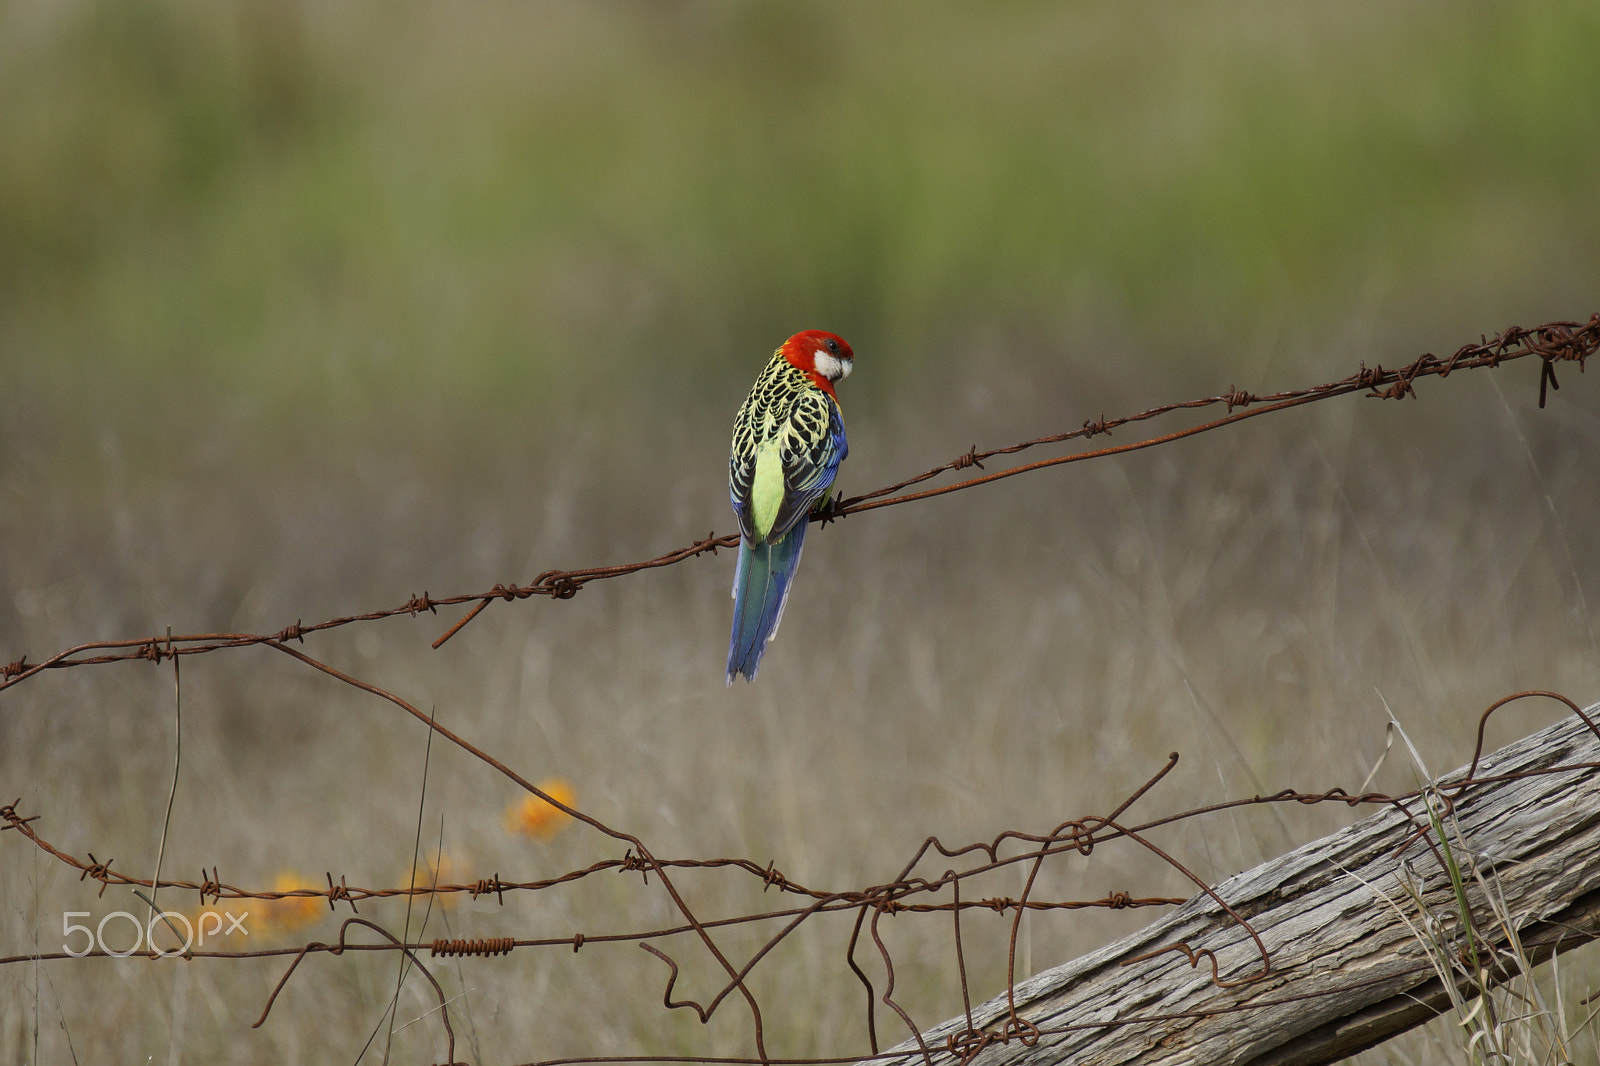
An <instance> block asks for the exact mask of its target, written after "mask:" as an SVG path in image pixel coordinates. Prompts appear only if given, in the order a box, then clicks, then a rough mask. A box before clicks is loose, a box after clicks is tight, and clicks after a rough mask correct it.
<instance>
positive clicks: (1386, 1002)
mask: <svg viewBox="0 0 1600 1066" xmlns="http://www.w3.org/2000/svg"><path fill="white" fill-rule="evenodd" d="M1586 713H1587V714H1588V716H1589V718H1590V720H1591V721H1595V722H1596V723H1597V724H1600V715H1597V712H1596V708H1590V709H1589V710H1588V711H1587V712H1586ZM1553 767H1559V768H1560V769H1558V770H1556V771H1555V772H1540V771H1549V770H1550V769H1551V768H1553ZM1466 769H1467V768H1465V767H1463V768H1462V769H1461V770H1458V771H1457V772H1456V773H1454V774H1451V775H1449V776H1447V777H1445V778H1442V779H1441V780H1440V782H1439V783H1438V784H1439V786H1440V788H1441V789H1442V791H1443V793H1444V794H1445V795H1447V796H1448V795H1451V794H1452V790H1451V789H1450V784H1451V782H1459V781H1461V780H1463V779H1464V778H1465V771H1466ZM1475 780H1476V781H1477V782H1480V783H1477V784H1474V785H1472V786H1471V787H1469V788H1468V789H1466V790H1465V791H1464V792H1461V793H1460V794H1459V795H1458V796H1457V797H1456V799H1455V804H1454V807H1455V825H1454V826H1452V827H1451V843H1452V845H1453V846H1454V847H1455V849H1456V851H1455V857H1456V859H1457V860H1458V861H1459V862H1460V863H1462V864H1465V863H1467V862H1468V861H1472V862H1475V863H1476V864H1477V867H1478V870H1479V871H1480V872H1481V873H1483V874H1484V876H1485V879H1486V880H1487V881H1488V882H1489V883H1490V884H1491V885H1493V886H1494V887H1495V889H1496V891H1497V893H1498V894H1500V895H1501V896H1502V898H1503V899H1504V903H1505V910H1506V912H1507V913H1508V914H1510V915H1511V916H1512V921H1513V924H1514V925H1515V926H1516V929H1517V933H1518V937H1519V939H1520V941H1521V943H1522V945H1523V947H1524V949H1525V950H1526V951H1527V952H1528V955H1529V957H1530V958H1531V959H1532V961H1533V962H1534V963H1535V964H1537V963H1539V962H1543V961H1545V960H1547V959H1549V958H1550V956H1551V955H1552V954H1555V953H1557V952H1560V951H1565V950H1567V949H1569V948H1573V947H1577V946H1579V945H1581V944H1584V943H1587V942H1588V941H1590V940H1592V939H1594V938H1595V937H1596V936H1600V737H1597V736H1596V735H1595V733H1594V732H1593V731H1591V729H1590V728H1589V726H1587V725H1586V724H1585V723H1584V721H1583V720H1582V719H1580V718H1579V717H1577V716H1575V715H1569V716H1567V717H1565V718H1563V719H1562V720H1561V721H1560V722H1557V723H1556V724H1555V725H1553V726H1551V727H1549V728H1548V729H1545V730H1542V731H1541V732H1538V733H1535V734H1533V735H1532V736H1529V737H1525V738H1523V739H1522V740H1520V741H1518V742H1516V743H1515V744H1511V745H1509V746H1507V747H1505V748H1502V749H1500V750H1499V751H1497V752H1494V753H1493V754H1490V755H1487V756H1485V757H1484V758H1483V759H1482V760H1481V761H1480V763H1479V765H1478V769H1477V772H1476V774H1475ZM1410 807H1411V811H1412V815H1413V816H1412V817H1408V816H1407V815H1406V814H1404V813H1402V812H1401V811H1400V810H1397V809H1395V808H1385V809H1383V810H1381V811H1380V812H1379V813H1377V814H1374V815H1372V816H1370V817H1368V818H1365V819H1363V820H1361V821H1360V822H1357V823H1356V824H1355V825H1352V826H1350V827H1349V828H1347V829H1344V830H1341V831H1339V832H1337V833H1334V834H1332V835H1331V836H1327V837H1324V838H1322V839H1321V840H1317V841H1314V842H1312V843H1310V844H1306V845H1305V846H1303V847H1300V848H1298V849H1296V850H1295V851H1292V852H1290V853H1289V854H1287V855H1283V856H1281V857H1279V858H1277V859H1273V860H1271V861H1270V862H1267V863H1263V864H1262V865H1261V866H1258V867H1256V868H1255V869H1253V870H1248V871H1245V872H1244V873H1240V874H1237V875H1235V876H1234V877H1231V878H1229V879H1228V880H1226V881H1224V882H1222V883H1221V884H1219V885H1217V886H1215V890H1216V892H1217V894H1218V895H1219V896H1221V897H1222V899H1224V900H1225V901H1227V903H1228V904H1229V906H1231V907H1232V908H1233V909H1234V911H1235V912H1237V913H1238V914H1239V915H1240V916H1242V917H1243V918H1245V919H1246V920H1247V921H1249V923H1250V925H1251V926H1252V927H1253V928H1254V929H1255V931H1256V933H1257V934H1258V935H1259V936H1260V938H1261V941H1262V943H1263V944H1264V945H1265V947H1266V950H1267V951H1268V953H1269V955H1270V959H1271V967H1270V970H1269V972H1268V974H1267V976H1266V977H1264V978H1262V979H1260V980H1256V981H1245V979H1247V978H1249V977H1250V976H1251V975H1253V974H1257V973H1259V972H1260V971H1261V968H1262V966H1261V954H1260V951H1259V950H1258V949H1257V947H1256V944H1255V941H1254V940H1252V938H1251V937H1250V936H1249V934H1248V933H1247V931H1246V930H1244V929H1243V928H1241V927H1240V925H1239V924H1238V923H1237V922H1236V921H1234V919H1233V918H1231V917H1229V916H1228V914H1227V913H1226V912H1225V911H1224V910H1223V909H1222V908H1221V907H1220V906H1218V904H1217V903H1216V901H1215V900H1213V899H1212V898H1211V897H1210V896H1208V895H1205V894H1201V895H1197V896H1195V897H1194V898H1193V899H1191V900H1189V901H1188V902H1187V903H1185V904H1184V905H1183V906H1181V907H1179V908H1177V909H1176V910H1175V911H1173V912H1172V913H1171V914H1169V915H1168V916H1167V917H1165V918H1163V919H1161V920H1160V921H1158V922H1155V923H1154V924H1152V925H1150V926H1147V927H1146V928H1145V929H1143V930H1141V931H1139V932H1137V933H1134V934H1132V935H1130V936H1127V937H1124V938H1123V939H1121V940H1118V941H1116V942H1115V943H1112V944H1108V945H1107V946H1105V947H1104V948H1102V949H1100V950H1099V951H1096V952H1093V953H1092V954H1089V955H1086V956H1084V957H1082V958H1080V959H1077V960H1074V961H1072V962H1069V963H1066V964H1064V965H1061V966H1057V967H1055V968H1053V969H1050V970H1046V971H1043V972H1041V973H1038V974H1035V975H1034V976H1032V977H1030V978H1028V979H1026V980H1024V981H1020V982H1019V983H1018V985H1017V988H1016V1005H1017V1014H1018V1017H1019V1018H1020V1019H1021V1020H1022V1021H1023V1022H1024V1023H1026V1025H1031V1026H1032V1027H1035V1028H1034V1029H1033V1030H1029V1029H1027V1028H1026V1026H1025V1027H1024V1028H1023V1029H1021V1030H1019V1029H1018V1028H1017V1027H1016V1026H1015V1025H1014V1024H1013V1025H1011V1026H1007V1020H1008V1019H1007V1005H1006V1004H1007V1001H1006V997H1005V996H1003V995H1002V996H999V997H997V998H996V999H994V1000H991V1001H990V1002H988V1003H986V1004H984V1005H983V1006H981V1007H979V1008H976V1009H974V1011H973V1021H974V1025H975V1027H976V1029H978V1030H984V1031H987V1032H989V1033H990V1034H993V1035H991V1036H990V1037H988V1038H986V1039H984V1038H980V1037H979V1035H978V1034H977V1033H966V1035H965V1039H964V1040H963V1038H962V1035H961V1034H962V1033H963V1031H964V1030H966V1029H967V1025H966V1020H965V1018H957V1019H953V1020H951V1021H949V1022H946V1023H945V1024H943V1025H940V1026H937V1027H936V1028H934V1029H932V1030H930V1031H928V1032H927V1033H925V1034H924V1035H923V1037H922V1040H923V1043H924V1044H925V1045H926V1046H927V1048H928V1049H929V1050H930V1051H931V1052H932V1054H933V1058H934V1061H935V1062H937V1063H940V1064H945V1063H950V1062H952V1061H953V1060H956V1059H958V1058H959V1057H960V1056H959V1055H957V1054H955V1053H954V1052H953V1051H952V1050H951V1048H952V1046H953V1045H952V1044H951V1038H952V1037H955V1038H956V1039H957V1040H958V1041H959V1042H960V1047H961V1048H964V1049H965V1050H966V1053H967V1054H970V1053H971V1051H972V1049H974V1048H976V1047H977V1046H978V1045H979V1043H980V1042H981V1043H982V1044H983V1049H982V1050H981V1051H980V1052H978V1054H977V1055H976V1057H975V1058H974V1059H973V1061H974V1062H975V1063H976V1064H977V1066H1000V1064H1003V1063H1027V1064H1030V1066H1031V1064H1043V1063H1073V1064H1109V1063H1139V1064H1141V1066H1160V1064H1171V1066H1177V1064H1184V1066H1193V1064H1208V1063H1229V1064H1234V1066H1243V1064H1247V1066H1266V1064H1296V1066H1300V1064H1312V1063H1327V1062H1334V1061H1337V1060H1338V1059H1341V1058H1343V1057H1345V1056H1348V1055H1351V1054H1354V1053H1355V1052H1357V1051H1360V1050H1362V1049H1363V1048H1367V1047H1371V1046H1372V1045H1374V1044H1378V1043H1381V1042H1382V1041H1384V1040H1387V1039H1388V1038H1390V1037H1392V1036H1394V1035H1396V1034H1398V1033H1401V1032H1403V1031H1405V1030H1406V1029H1409V1028H1412V1027H1413V1026H1416V1025H1419V1024H1421V1023H1422V1022H1424V1021H1426V1020H1428V1019H1429V1018H1431V1017H1433V1016H1434V1015H1435V1014H1437V1013H1439V1012H1440V1011H1442V1010H1445V1009H1447V1008H1448V1006H1449V997H1448V995H1447V993H1446V991H1445V988H1444V986H1443V985H1442V984H1441V982H1440V980H1439V978H1438V976H1437V974H1436V971H1435V969H1434V966H1433V965H1432V963H1430V961H1429V959H1428V956H1427V954H1426V952H1425V950H1424V947H1423V945H1422V943H1421V942H1420V941H1419V940H1418V939H1417V938H1416V936H1414V935H1413V933H1412V932H1411V930H1410V929H1409V928H1408V927H1407V925H1406V923H1405V922H1404V921H1402V919H1401V916H1400V913H1399V911H1397V909H1396V906H1395V905H1394V904H1399V905H1400V906H1402V907H1407V906H1411V905H1410V904H1409V902H1408V900H1407V893H1406V890H1405V887H1404V883H1405V879H1406V878H1410V879H1411V882H1412V884H1414V885H1416V886H1418V887H1420V888H1421V890H1422V896H1423V900H1424V902H1425V903H1427V904H1428V906H1429V909H1430V910H1432V911H1433V912H1435V913H1437V914H1441V915H1446V916H1448V915H1451V914H1453V913H1455V912H1456V910H1457V908H1456V904H1455V895H1454V891H1453V889H1452V887H1451V881H1450V878H1449V876H1448V874H1447V872H1446V871H1445V870H1444V869H1443V868H1442V866H1441V865H1440V862H1439V860H1438V856H1437V853H1436V852H1435V851H1434V850H1432V849H1430V848H1429V847H1428V845H1427V843H1426V842H1425V841H1422V840H1416V841H1414V842H1413V843H1412V844H1411V845H1410V846H1409V847H1407V848H1406V849H1405V850H1404V852H1403V853H1401V852H1400V847H1401V845H1402V844H1404V843H1405V842H1406V841H1407V839H1408V838H1412V837H1414V836H1415V835H1416V833H1417V830H1418V826H1419V825H1422V826H1426V825H1427V814H1426V812H1425V810H1424V809H1423V807H1422V804H1421V801H1420V800H1419V801H1416V802H1413V803H1411V804H1410ZM1456 827H1459V837H1457V836H1456V835H1455V832H1454V830H1455V828H1456ZM1428 835H1429V837H1430V838H1432V837H1433V834H1432V833H1431V832H1430V833H1429V834H1428ZM1463 844H1464V849H1463V847H1462V845H1463ZM1464 852H1466V853H1470V854H1466V853H1464ZM1466 882H1467V893H1468V901H1469V903H1470V905H1471V907H1472V911H1473V915H1474V918H1475V923H1474V924H1475V925H1476V926H1477V929H1478V931H1479V933H1480V934H1481V935H1483V936H1484V937H1485V938H1486V939H1487V940H1488V941H1489V942H1490V943H1491V944H1493V945H1494V946H1496V947H1503V946H1504V945H1505V943H1506V937H1505V935H1504V932H1503V931H1502V930H1501V929H1499V928H1497V927H1496V925H1497V923H1496V922H1495V921H1494V920H1493V919H1492V918H1491V917H1490V910H1489V906H1488V904H1487V903H1486V901H1485V899H1484V893H1483V891H1482V889H1481V888H1480V887H1479V885H1478V884H1477V883H1476V881H1475V879H1474V878H1472V877H1471V876H1470V873H1469V874H1468V876H1467V878H1466ZM1391 901H1392V902H1391ZM1412 916H1413V920H1415V908H1414V906H1413V907H1412ZM1179 943H1182V944H1185V945H1187V946H1188V948H1189V949H1190V950H1191V951H1193V952H1195V953H1202V952H1208V953H1211V955H1212V956H1214V958H1215V961H1216V966H1217V974H1218V976H1219V977H1220V978H1221V980H1222V982H1224V984H1218V983H1217V982H1214V981H1213V980H1212V968H1211V964H1210V961H1209V960H1208V958H1207V956H1206V955H1204V954H1201V955H1200V956H1199V959H1198V965H1195V966H1191V965H1190V962H1189V960H1188V958H1187V957H1186V956H1185V954H1183V953H1181V952H1179V951H1166V952H1162V951H1161V949H1163V948H1168V947H1171V946H1173V945H1176V944H1179ZM1152 952H1158V954H1154V955H1150V953H1152ZM1140 956H1149V957H1146V958H1143V959H1141V960H1140V961H1133V962H1130V961H1129V960H1134V959H1139V958H1140ZM1235 981H1245V983H1242V984H1237V985H1232V984H1231V983H1232V982H1235ZM1003 1032H1004V1033H1006V1036H1007V1038H1006V1039H1005V1040H1004V1041H1002V1040H1000V1039H999V1037H1000V1035H1001V1034H1002V1033H1003ZM1024 1036H1026V1038H1027V1039H1026V1042H1024V1039H1023V1037H1024ZM1035 1037H1036V1039H1035ZM872 1061H873V1062H875V1063H878V1064H882V1063H895V1064H900V1063H904V1064H907V1066H909V1064H912V1063H917V1062H920V1061H922V1052H921V1051H920V1050H919V1048H918V1045H917V1043H916V1042H915V1041H909V1042H907V1043H905V1044H902V1045H900V1046H899V1047H898V1048H896V1049H894V1051H893V1052H891V1053H890V1054H888V1055H886V1056H885V1057H882V1058H878V1059H875V1060H872Z"/></svg>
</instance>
